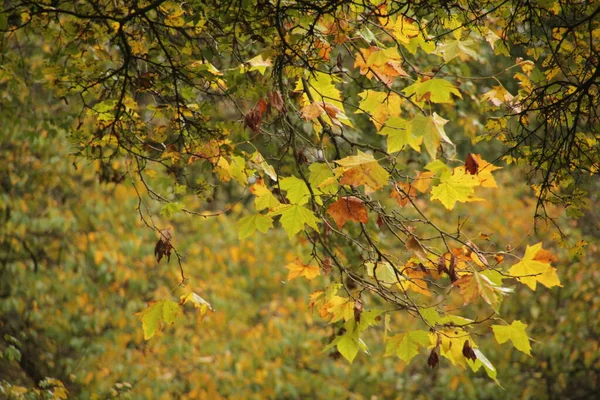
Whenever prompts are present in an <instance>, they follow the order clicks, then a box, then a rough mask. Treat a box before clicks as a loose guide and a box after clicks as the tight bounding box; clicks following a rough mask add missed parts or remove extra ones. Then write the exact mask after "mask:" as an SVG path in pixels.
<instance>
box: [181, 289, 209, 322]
mask: <svg viewBox="0 0 600 400" xmlns="http://www.w3.org/2000/svg"><path fill="white" fill-rule="evenodd" d="M186 303H192V304H193V305H194V308H198V309H199V310H200V318H203V317H204V315H206V313H207V312H208V311H209V310H210V311H213V312H214V311H215V310H213V308H212V306H211V305H210V303H209V302H208V301H206V300H204V299H203V298H202V297H200V296H199V295H197V294H196V293H194V292H190V293H188V294H184V295H182V296H181V297H180V298H179V304H180V305H184V304H186Z"/></svg>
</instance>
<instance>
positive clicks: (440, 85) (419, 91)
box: [402, 78, 462, 104]
mask: <svg viewBox="0 0 600 400" xmlns="http://www.w3.org/2000/svg"><path fill="white" fill-rule="evenodd" d="M402 93H404V94H406V95H407V96H412V95H414V96H415V99H414V100H415V101H416V102H417V103H423V101H424V100H428V101H430V102H432V103H448V104H451V103H453V102H454V100H453V99H452V96H451V95H455V96H456V97H459V98H462V95H461V94H460V92H459V91H458V89H457V88H456V87H455V86H454V85H452V84H451V83H450V82H448V81H447V80H445V79H439V78H433V79H429V80H426V81H423V80H421V78H419V80H418V81H417V82H415V83H413V84H412V85H410V86H408V87H407V88H405V89H404V90H403V91H402Z"/></svg>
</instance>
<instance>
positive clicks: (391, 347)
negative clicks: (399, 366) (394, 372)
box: [384, 330, 429, 364]
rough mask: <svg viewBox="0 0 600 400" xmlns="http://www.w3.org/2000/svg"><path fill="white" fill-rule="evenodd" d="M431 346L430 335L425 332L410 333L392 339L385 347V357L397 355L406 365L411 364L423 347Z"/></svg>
mask: <svg viewBox="0 0 600 400" xmlns="http://www.w3.org/2000/svg"><path fill="white" fill-rule="evenodd" d="M428 345H429V334H428V333H427V332H425V331H421V330H415V331H408V332H406V333H402V334H399V335H394V336H392V337H390V338H389V339H388V341H387V343H386V345H385V354H384V356H386V357H387V356H391V355H396V356H398V358H400V359H401V360H402V361H404V362H405V363H407V364H408V363H409V362H410V361H411V360H412V359H413V358H414V357H415V356H416V355H417V354H419V349H420V348H421V347H427V346H428Z"/></svg>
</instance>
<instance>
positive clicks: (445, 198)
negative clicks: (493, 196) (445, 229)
mask: <svg viewBox="0 0 600 400" xmlns="http://www.w3.org/2000/svg"><path fill="white" fill-rule="evenodd" d="M478 185H479V180H478V179H477V178H476V177H475V176H473V175H469V174H465V171H464V167H457V168H455V169H454V173H453V174H452V175H447V176H445V177H442V178H441V180H440V184H439V185H437V186H435V187H434V188H433V189H431V200H439V201H440V202H441V203H442V204H443V205H444V206H445V207H446V208H447V209H448V210H452V209H453V208H454V205H455V204H456V202H457V201H460V202H462V203H465V202H468V201H481V199H479V198H475V197H474V193H475V190H474V187H475V186H478Z"/></svg>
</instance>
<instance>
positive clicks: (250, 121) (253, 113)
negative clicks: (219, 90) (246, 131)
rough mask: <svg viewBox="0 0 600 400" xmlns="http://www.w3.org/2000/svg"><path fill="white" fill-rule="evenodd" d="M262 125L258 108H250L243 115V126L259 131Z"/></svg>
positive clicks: (255, 131)
mask: <svg viewBox="0 0 600 400" xmlns="http://www.w3.org/2000/svg"><path fill="white" fill-rule="evenodd" d="M261 125H262V115H261V113H260V111H258V110H250V111H248V113H247V114H246V116H245V117H244V126H245V127H247V128H250V130H251V131H252V132H254V133H258V132H260V126H261Z"/></svg>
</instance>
